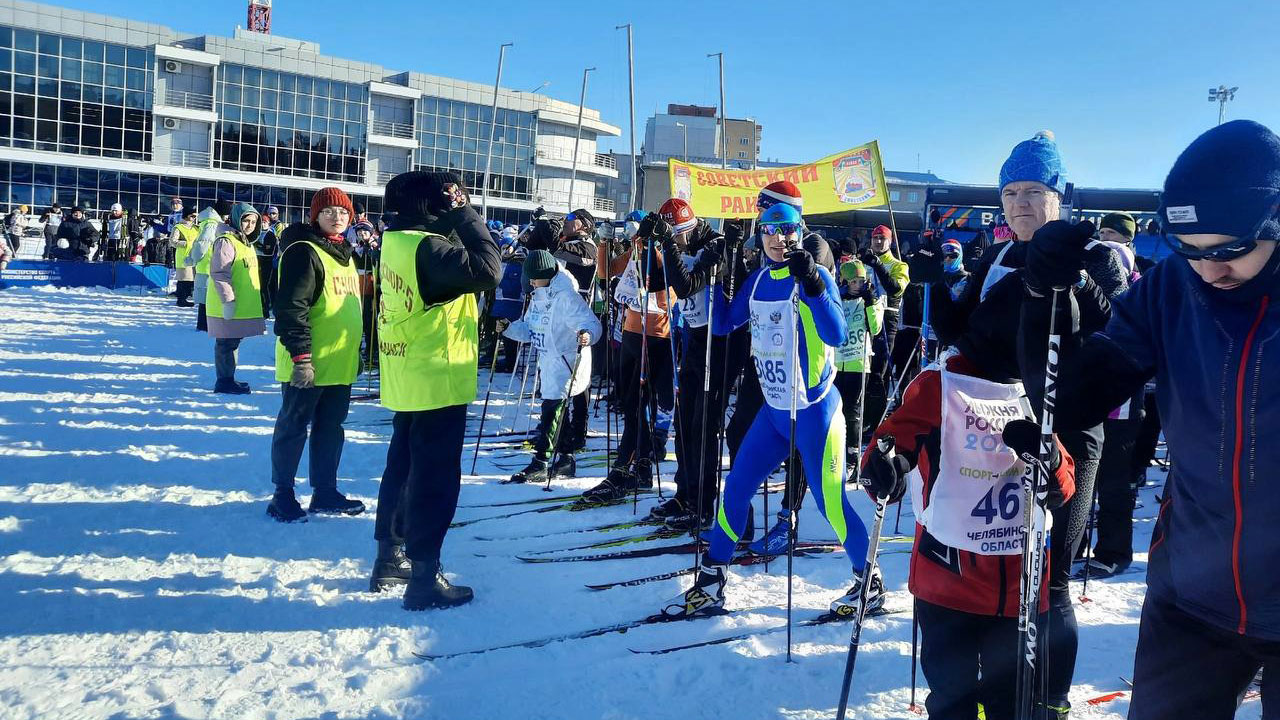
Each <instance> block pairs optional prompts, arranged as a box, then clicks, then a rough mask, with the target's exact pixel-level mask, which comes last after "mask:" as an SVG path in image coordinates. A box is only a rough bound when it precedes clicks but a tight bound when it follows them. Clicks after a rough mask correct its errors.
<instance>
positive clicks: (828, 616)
mask: <svg viewBox="0 0 1280 720" xmlns="http://www.w3.org/2000/svg"><path fill="white" fill-rule="evenodd" d="M903 612H907V610H906V609H905V608H902V609H897V610H890V609H886V608H880V609H879V610H875V611H868V612H867V614H866V617H869V618H871V617H880V616H883V615H894V614H897V613H903ZM851 619H852V616H849V615H839V614H837V613H833V612H831V611H827V612H824V613H822V614H821V615H818V616H817V617H812V618H809V619H808V620H801V621H800V622H797V623H795V624H794V625H793V627H816V626H818V625H827V624H830V623H834V622H845V621H848V620H851ZM786 629H787V626H786V625H771V626H769V627H763V628H756V629H754V630H744V631H742V632H738V633H734V634H732V635H725V636H723V637H718V638H713V639H711V640H701V641H699V642H695V643H688V644H686V645H676V646H674V647H664V648H657V649H653V650H637V649H635V648H630V650H631V652H633V653H635V654H636V655H666V654H667V653H673V652H679V651H681V650H693V649H695V648H701V647H710V646H712V645H723V644H725V643H730V642H733V641H735V640H745V639H746V638H749V637H759V636H761V635H771V634H773V633H776V632H782V631H783V630H786Z"/></svg>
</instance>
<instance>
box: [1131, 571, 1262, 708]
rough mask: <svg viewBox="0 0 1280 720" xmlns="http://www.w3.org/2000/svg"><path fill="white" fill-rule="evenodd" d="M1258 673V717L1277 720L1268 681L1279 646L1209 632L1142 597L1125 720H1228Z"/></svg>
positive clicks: (1151, 597)
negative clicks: (1260, 693) (1178, 719)
mask: <svg viewBox="0 0 1280 720" xmlns="http://www.w3.org/2000/svg"><path fill="white" fill-rule="evenodd" d="M1273 664H1274V667H1275V668H1276V673H1273V672H1272V671H1271V667H1272V665H1273ZM1259 668H1264V672H1263V679H1262V718H1263V720H1277V718H1280V695H1277V693H1278V692H1280V690H1277V689H1276V688H1275V687H1274V686H1275V683H1276V680H1275V679H1272V678H1274V677H1276V674H1277V673H1280V642H1268V641H1265V640H1259V639H1256V638H1251V637H1248V636H1247V635H1239V634H1237V633H1235V632H1232V631H1230V630H1224V629H1222V628H1218V627H1214V626H1212V625H1209V624H1207V623H1205V622H1204V621H1202V620H1200V619H1199V618H1196V617H1193V616H1191V615H1189V614H1187V613H1185V612H1183V611H1182V610H1180V609H1178V607H1177V606H1175V605H1174V604H1173V603H1172V602H1170V601H1168V600H1166V599H1164V598H1162V597H1158V596H1156V595H1153V594H1152V593H1147V599H1146V601H1145V602H1143V604H1142V621H1141V624H1140V625H1139V627H1138V650H1137V653H1136V654H1135V657H1134V667H1133V697H1132V699H1131V701H1130V703H1129V720H1168V719H1169V718H1195V719H1196V720H1231V719H1232V718H1234V717H1235V715H1236V708H1237V707H1238V706H1239V704H1240V698H1241V696H1242V695H1243V694H1244V692H1245V690H1246V689H1248V687H1249V683H1250V681H1252V680H1253V678H1254V676H1255V675H1256V674H1257V672H1258V669H1259Z"/></svg>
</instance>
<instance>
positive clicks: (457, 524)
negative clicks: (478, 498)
mask: <svg viewBox="0 0 1280 720" xmlns="http://www.w3.org/2000/svg"><path fill="white" fill-rule="evenodd" d="M568 505H570V503H561V504H559V505H543V506H541V507H535V508H529V509H528V510H516V511H514V512H509V513H503V514H501V515H486V516H485V517H480V518H472V519H471V520H459V521H457V522H453V523H450V524H449V528H450V529H453V528H460V527H466V526H468V525H475V524H476V523H482V522H485V521H486V520H502V519H504V518H511V517H516V516H518V515H528V514H530V513H544V512H551V511H552V510H562V509H564V508H565V507H566V506H568Z"/></svg>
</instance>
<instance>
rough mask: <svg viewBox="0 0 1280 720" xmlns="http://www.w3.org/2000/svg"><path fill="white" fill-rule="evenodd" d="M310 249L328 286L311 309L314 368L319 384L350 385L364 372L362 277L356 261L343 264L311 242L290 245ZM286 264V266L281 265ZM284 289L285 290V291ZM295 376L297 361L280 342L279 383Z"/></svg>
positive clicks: (277, 354)
mask: <svg viewBox="0 0 1280 720" xmlns="http://www.w3.org/2000/svg"><path fill="white" fill-rule="evenodd" d="M303 246H306V247H308V248H309V249H310V250H311V252H313V253H315V255H316V257H318V258H320V265H321V267H323V268H324V284H323V287H322V289H321V291H320V298H319V299H318V300H316V304H315V305H312V306H311V312H310V313H309V315H308V319H309V321H310V323H311V365H312V366H313V367H314V368H315V371H316V385H350V384H351V383H353V382H355V380H356V374H357V373H358V372H359V370H360V337H361V334H362V331H363V330H364V324H363V317H362V313H361V305H360V275H359V274H358V273H357V272H356V264H355V262H353V261H351V260H348V261H347V264H345V265H343V264H342V263H340V262H338V260H337V258H335V257H333V256H332V255H330V254H329V253H327V252H325V251H324V250H323V249H321V248H317V247H316V246H315V243H313V242H310V241H306V240H303V241H299V242H295V243H293V244H292V245H290V246H289V250H290V251H292V252H299V251H298V250H294V248H297V247H303ZM281 264H283V263H281ZM281 289H282V290H283V288H281ZM292 376H293V358H292V357H290V356H289V351H288V350H285V347H284V343H282V342H280V340H279V338H277V339H276V380H279V381H280V382H289V378H290V377H292Z"/></svg>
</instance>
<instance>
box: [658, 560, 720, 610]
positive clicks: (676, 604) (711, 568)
mask: <svg viewBox="0 0 1280 720" xmlns="http://www.w3.org/2000/svg"><path fill="white" fill-rule="evenodd" d="M728 567H729V566H728V565H715V564H712V563H709V562H708V561H707V558H705V557H704V558H703V559H702V565H701V567H699V568H698V577H697V579H696V580H694V581H693V587H691V588H689V589H688V590H686V591H685V592H684V593H683V594H682V595H680V596H679V597H677V598H675V599H673V600H672V601H671V602H670V603H668V604H667V606H666V607H664V608H662V613H661V614H662V616H663V617H664V618H668V619H671V620H679V619H682V618H692V617H702V616H706V615H723V614H724V613H725V609H724V584H725V579H726V572H725V571H726V570H727V569H728Z"/></svg>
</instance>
